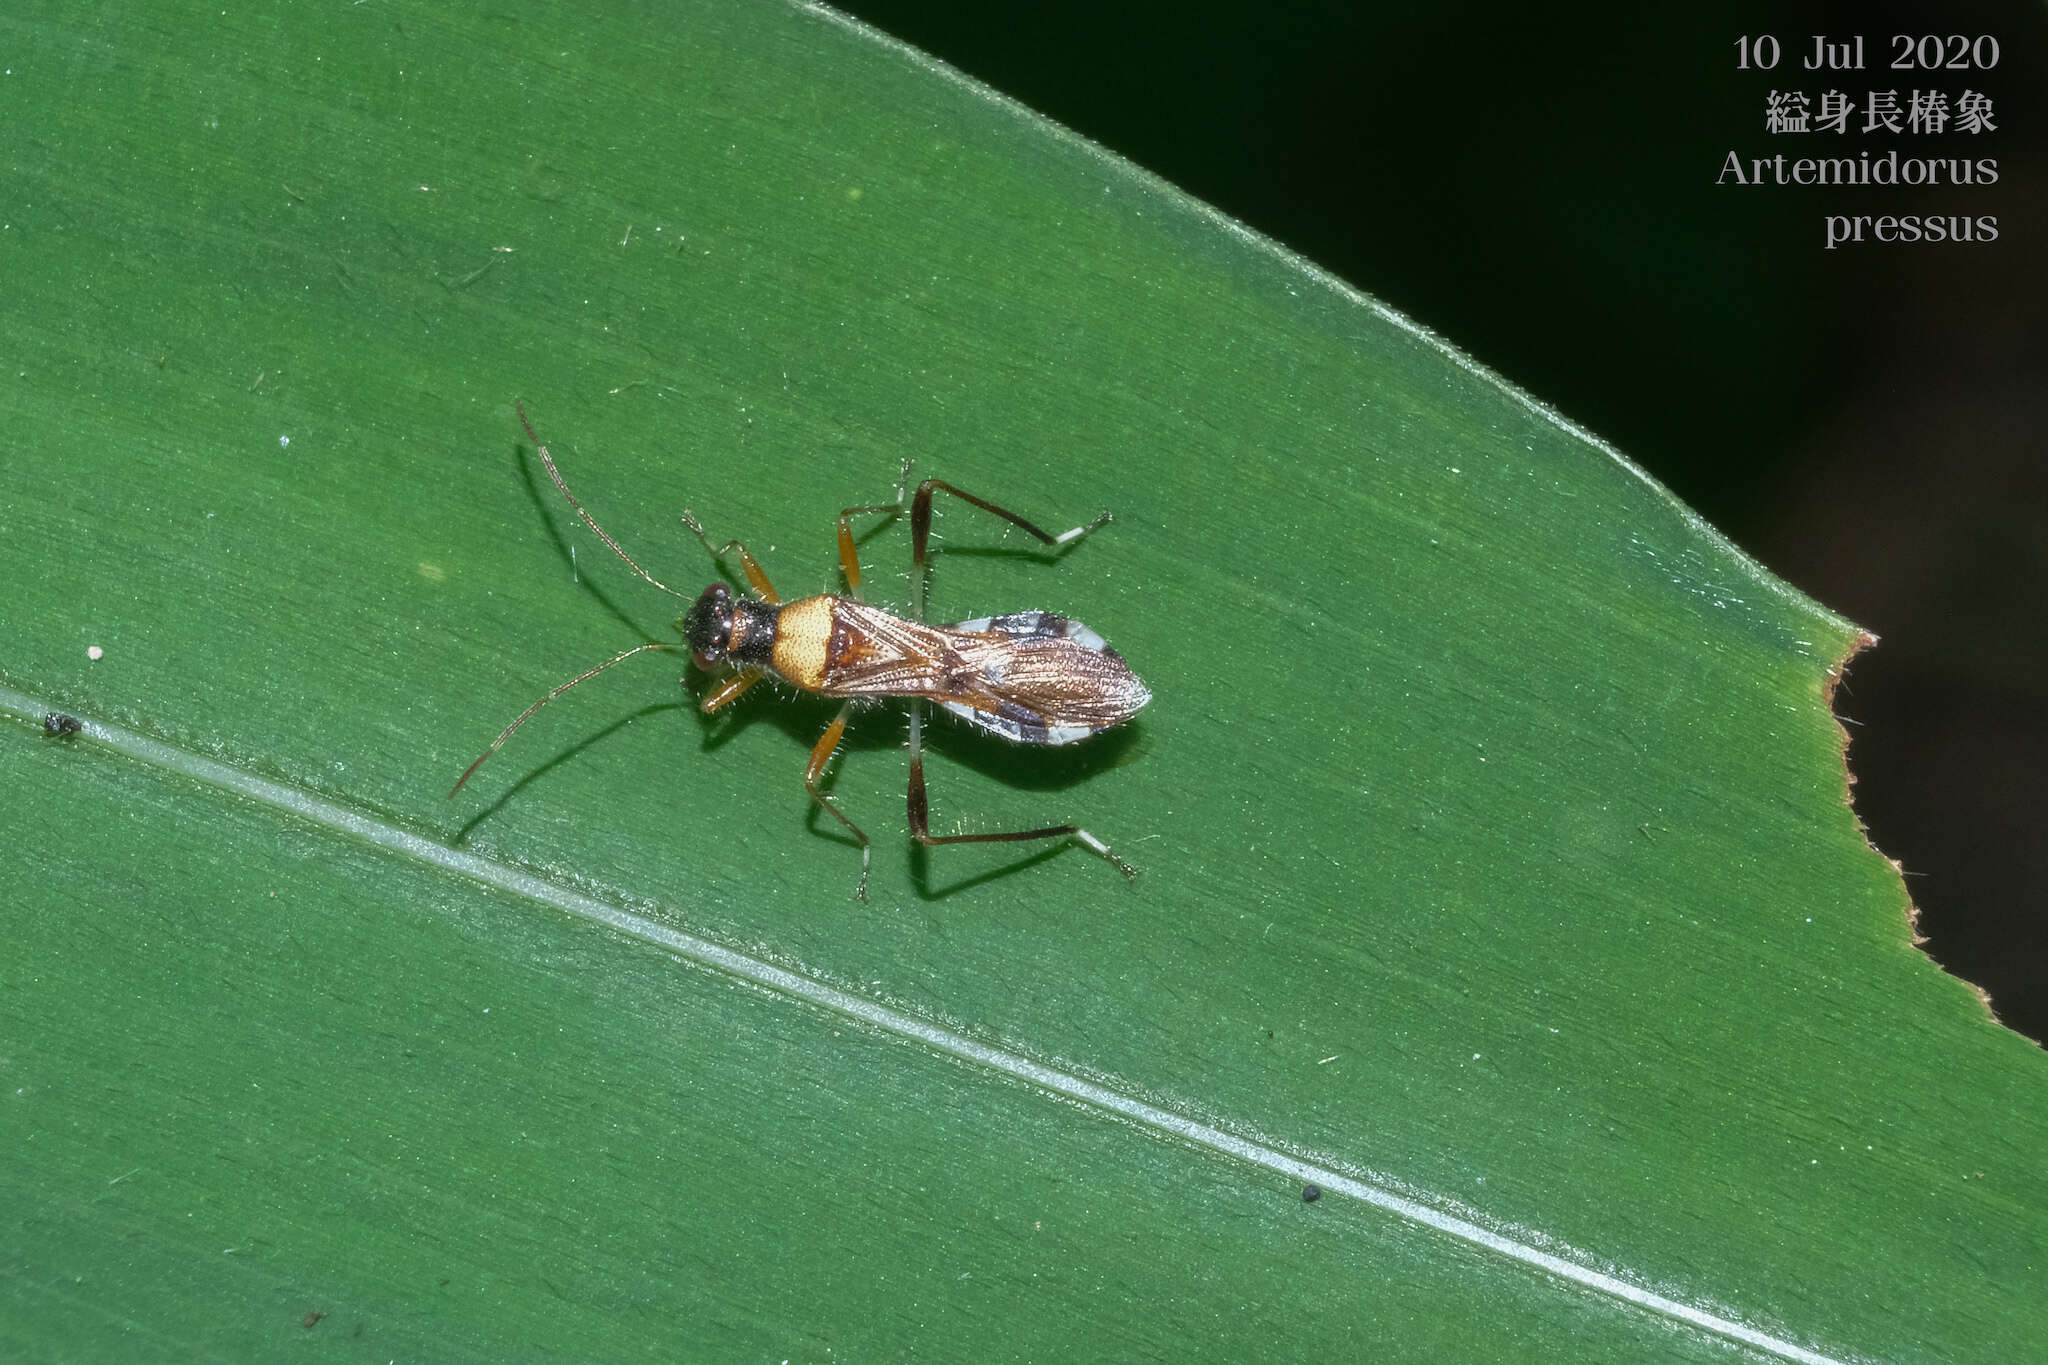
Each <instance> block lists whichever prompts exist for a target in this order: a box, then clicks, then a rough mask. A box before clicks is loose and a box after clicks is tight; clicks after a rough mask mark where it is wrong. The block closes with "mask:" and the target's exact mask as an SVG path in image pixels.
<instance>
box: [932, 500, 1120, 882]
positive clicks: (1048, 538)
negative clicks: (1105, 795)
mask: <svg viewBox="0 0 2048 1365" xmlns="http://www.w3.org/2000/svg"><path fill="white" fill-rule="evenodd" d="M934 492H946V493H951V494H952V495H953V496H954V497H956V498H958V499H960V500H961V501H962V502H971V503H973V504H974V505H975V506H976V507H979V508H980V509H981V510H982V511H984V512H993V513H994V514H995V515H997V516H999V517H1001V518H1002V519H1003V520H1004V521H1007V522H1009V523H1010V524H1011V525H1012V526H1017V527H1021V528H1022V529H1024V530H1026V531H1028V532H1030V533H1031V534H1032V535H1034V536H1036V537H1038V539H1039V540H1041V541H1043V542H1044V543H1045V544H1047V545H1068V544H1071V543H1073V542H1074V541H1077V540H1079V539H1080V538H1081V537H1082V536H1085V535H1087V534H1088V533H1089V532H1090V531H1093V530H1094V529H1095V528H1097V527H1098V526H1104V525H1107V524H1108V522H1109V519H1110V518H1109V513H1107V512H1104V513H1103V514H1102V515H1101V516H1099V517H1097V518H1096V519H1095V520H1093V521H1091V522H1089V523H1088V524H1087V525H1086V526H1076V527H1074V528H1073V529H1072V530H1070V531H1062V532H1060V534H1058V535H1053V534H1052V533H1051V532H1050V531H1046V530H1044V529H1042V528H1040V527H1038V526H1035V525H1033V524H1032V523H1031V522H1028V521H1026V520H1024V518H1022V517H1020V516H1018V515H1017V514H1016V513H1015V512H1012V511H1010V510H1009V509H1008V508H1006V507H998V506H996V505H995V504H994V503H992V502H988V501H986V500H984V499H982V498H977V497H975V496H974V494H972V493H964V492H962V491H961V490H960V489H957V488H955V487H954V486H953V485H952V484H950V483H947V482H945V481H944V480H943V479H926V480H925V481H924V482H923V483H920V484H919V485H918V486H917V497H916V498H915V499H914V500H913V501H912V502H911V505H910V604H911V612H910V616H911V619H912V620H913V621H922V620H924V587H925V572H926V571H925V561H926V548H927V544H928V542H929V541H930V540H931V534H932V494H933V493H934ZM1112 861H1114V860H1112Z"/></svg>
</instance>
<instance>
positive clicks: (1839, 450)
mask: <svg viewBox="0 0 2048 1365" xmlns="http://www.w3.org/2000/svg"><path fill="white" fill-rule="evenodd" d="M837 3H839V5H840V7H841V8H843V9H845V10H848V11H849V12H851V13H853V14H855V15H857V16H859V17H861V18H863V19H866V20H867V21H868V22H870V23H872V24H874V25H875V26H877V27H878V28H881V29H883V30H884V31H886V32H889V33H891V34H894V35H895V36H897V37H899V38H902V39H904V40H905V41H907V42H910V43H912V44H913V45H915V46H918V47H920V48H923V49H924V50H925V51H927V52H930V53H932V54H934V55H935V56H938V57H940V58H941V59H943V60H945V61H947V62H950V63H951V64H953V65H954V66H957V67H959V68H961V69H962V70H964V71H966V72H968V73H969V74H971V75H973V76H975V77H977V78H979V79H980V80H982V81H984V82H986V83H987V84H989V85H991V86H993V87H995V88H996V89H998V90H1000V91H1003V92H1004V93H1006V94H1009V95H1011V96H1014V97H1015V98H1017V99H1018V100H1020V101H1022V102H1023V103H1025V104H1028V105H1030V106H1032V107H1034V108H1036V109H1038V110H1040V111H1041V112H1043V113H1045V114H1048V115H1050V116H1051V117H1053V118H1055V119H1057V120H1059V121H1060V122H1062V123H1065V124H1067V125H1068V126H1069V127H1072V128H1074V129H1076V130H1078V131H1079V132H1081V133H1084V134H1086V135H1087V136H1088V137H1090V138H1092V139H1094V140H1095V141H1097V142H1100V143H1102V144H1104V145H1105V146H1107V147H1110V148H1111V149H1113V150H1115V151H1117V152H1120V153H1121V154H1123V155H1124V156H1126V157H1128V158H1129V159H1131V160H1132V161H1135V162H1137V163H1138V164H1139V165H1142V166H1144V167H1146V168H1148V169H1150V170H1152V171H1154V172H1156V173H1158V174H1159V175H1161V176H1163V177H1165V178H1166V179H1168V180H1170V181H1173V182H1174V183H1176V184H1178V185H1180V186H1181V187H1183V188H1184V189H1186V190H1187V191H1188V192H1189V193H1191V194H1194V195H1196V196H1198V197H1199V198H1202V199H1205V200H1207V201H1209V202H1210V203H1212V204H1215V205H1217V206H1218V207H1220V208H1222V209H1223V210H1224V211H1225V212H1227V213H1230V214H1232V215H1234V216H1236V217H1238V218H1240V219H1242V220H1244V221H1245V222H1247V223H1249V224H1251V225H1252V226H1254V227H1256V228H1258V229H1259V230H1260V231H1262V232H1264V233H1266V234H1267V235H1269V236H1271V237H1274V238H1277V239H1278V240H1280V241H1281V242H1284V243H1286V244H1287V245H1288V246H1291V247H1293V248H1294V249H1295V250H1297V251H1299V252H1301V253H1302V254H1303V255H1305V256H1307V257H1309V258H1310V259H1312V260H1314V261H1316V262H1318V263H1319V264H1321V265H1323V266H1325V267H1326V268H1328V269H1330V270H1331V271H1333V272H1335V273H1336V274H1338V275H1340V276H1342V277H1343V278H1344V279H1346V280H1349V281H1350V282H1351V283H1353V284H1355V285H1357V286H1359V287H1360V288H1362V289H1364V290H1366V291H1367V292H1369V293H1371V294H1373V295H1375V296H1377V297H1379V298H1381V299H1383V300H1386V301H1387V302H1389V303H1391V304H1393V305H1394V306H1395V307H1397V308H1399V309H1401V310H1403V311H1404V312H1406V313H1408V314H1409V315H1410V316H1411V317H1414V318H1415V319H1417V320H1418V321H1420V322H1422V323H1423V324H1424V325H1426V326H1428V327H1430V328H1432V329H1433V330H1435V331H1437V332H1439V333H1441V334H1443V335H1444V336H1446V337H1448V338H1449V339H1450V340H1451V341H1452V342H1454V343H1455V344H1456V345H1458V346H1459V347H1461V348H1463V349H1464V350H1466V351H1468V352H1470V353H1471V354H1473V355H1474V356H1476V357H1477V358H1478V359H1479V360H1481V361H1483V362H1484V363H1486V364H1487V365H1490V366H1492V367H1493V368H1494V369H1496V370H1498V371H1499V372H1500V373H1502V374H1503V375H1505V376H1506V377H1507V378H1508V379H1510V380H1512V381H1513V382H1515V383H1516V384H1518V385H1520V386H1522V387H1524V388H1526V389H1528V390H1529V391H1530V392H1532V393H1534V394H1535V395H1536V396H1537V397H1539V398H1542V399H1544V400H1546V401H1548V402H1550V403H1551V404H1553V405H1555V406H1556V407H1557V408H1558V409H1559V410H1560V411H1562V412H1564V413H1565V414H1566V415H1568V416H1570V417H1572V418H1573V419H1574V420H1576V421H1579V422H1581V423H1583V424H1584V425H1585V426H1587V427H1589V428H1590V429H1592V430H1594V431H1596V432H1598V433H1600V434H1601V435H1602V436H1605V437H1606V438H1608V439H1609V440H1611V441H1613V442H1614V444H1615V445H1616V446H1618V447H1619V448H1620V449H1621V450H1623V451H1624V452H1626V453H1627V454H1628V455H1629V456H1630V457H1631V458H1632V459H1634V460H1635V461H1637V462H1638V463H1640V464H1642V465H1643V466H1645V467H1646V468H1648V469H1649V470H1650V471H1651V472H1652V473H1654V474H1655V475H1656V476H1657V477H1658V478H1659V479H1660V480H1662V481H1663V482H1664V483H1665V484H1667V485H1668V486H1670V487H1671V488H1672V489H1673V490H1674V491H1676V492H1677V493H1678V494H1679V496H1681V497H1682V498H1684V499H1685V500H1686V501H1687V502H1688V503H1690V504H1691V505H1692V506H1693V507H1695V508H1697V509H1698V510H1699V511H1700V512H1701V513H1702V514H1703V515H1704V516H1706V518H1707V519H1708V520H1709V521H1711V522H1713V523H1714V524H1715V525H1716V526H1718V527H1719V528H1720V529H1721V530H1722V531H1724V532H1725V533H1726V534H1728V535H1729V536H1730V537H1732V538H1733V539H1734V540H1735V541H1736V542H1737V543H1739V544H1740V545H1742V546H1743V547H1744V548H1745V549H1747V550H1748V551H1749V552H1750V553H1751V554H1753V555H1755V556H1756V557H1757V558H1758V559H1760V560H1762V561H1763V562H1764V563H1765V564H1767V565H1769V566H1770V567H1771V568H1772V569H1773V570H1775V571H1776V572H1777V573H1778V574H1780V575H1781V576H1783V577H1785V578H1787V579H1789V580H1790V581H1791V582H1793V583H1795V584H1797V585H1798V586H1799V587H1800V588H1801V589H1803V590H1804V591H1806V592H1807V593H1808V594H1810V595H1812V596H1813V597H1815V598H1817V599H1818V600H1820V601H1822V602H1824V603H1826V604H1827V605H1828V606H1830V607H1833V608H1835V609H1836V610H1838V611H1840V612H1842V613H1844V614H1846V615H1847V616H1849V617H1850V618H1851V619H1853V620H1855V621H1857V622H1858V623H1860V624H1862V625H1863V626H1865V627H1866V628H1868V629H1870V630H1872V631H1875V632H1876V633H1877V634H1878V635H1880V636H1881V637H1883V643H1882V644H1881V645H1879V646H1878V647H1877V648H1876V649H1874V650H1871V651H1868V652H1866V653H1865V654H1863V655H1862V656H1861V657H1860V658H1859V659H1858V660H1857V661H1856V663H1855V665H1854V667H1853V668H1852V669H1851V670H1850V673H1849V676H1848V678H1847V680H1846V682H1845V683H1844V685H1843V687H1842V688H1841V689H1840V691H1839V692H1838V693H1837V694H1836V699H1835V705H1836V710H1837V713H1838V714H1840V715H1841V716H1842V718H1843V719H1844V720H1845V721H1847V722H1848V723H1849V724H1850V727H1851V728H1850V733H1851V735H1852V742H1851V748H1850V761H1851V766H1852V769H1853V771H1854V773H1855V778H1856V789H1855V799H1856V806H1857V810H1858V812H1859V813H1860V814H1861V816H1862V818H1863V820H1864V821H1865V823H1866V825H1867V826H1868V828H1869V830H1870V833H1871V837H1872V839H1873V841H1874V842H1875V843H1876V844H1877V846H1878V847H1879V848H1881V849H1882V850H1884V852H1885V853H1887V854H1888V855H1890V856H1891V857H1893V858H1895V859H1897V860H1898V861H1899V862H1900V863H1901V864H1902V865H1903V866H1904V868H1905V871H1906V874H1907V886H1908V889H1909V890H1910V891H1911V893H1912V896H1913V899H1914V901H1915V903H1916V904H1917V905H1918V906H1919V908H1920V926H1919V927H1920V931H1921V932H1922V933H1923V934H1925V935H1926V936H1927V939H1928V942H1927V945H1926V946H1927V949H1928V951H1929V952H1931V953H1932V954H1933V955H1934V956H1935V958H1936V959H1937V960H1938V961H1940V962H1941V963H1942V964H1943V965H1944V966H1946V967H1947V968H1948V969H1949V970H1951V971H1953V972H1955V973H1956V974H1957V975H1960V976H1962V977H1965V978H1966V979H1968V980H1970V981H1972V982H1974V983H1976V984H1977V985H1979V986H1981V987H1982V988H1984V989H1985V990H1987V991H1988V992H1990V995H1991V998H1992V1002H1993V1005H1994V1007H1995V1009H1996V1010H1997V1012H1998V1014H1999V1016H2000V1017H2001V1018H2002V1019H2004V1020H2005V1021H2006V1022H2007V1023H2008V1024H2010V1025H2011V1026H2012V1027H2014V1028H2016V1029H2018V1030H2019V1031H2021V1032H2022V1033H2025V1034H2027V1035H2028V1036H2030V1037H2032V1038H2035V1039H2037V1040H2039V1039H2043V1038H2048V932H2044V929H2048V913H2044V906H2043V893H2044V889H2048V837H2044V833H2043V828H2042V826H2043V823H2044V822H2043V818H2042V817H2043V815H2044V813H2048V809H2044V805H2048V803H2044V802H2043V801H2042V799H2041V797H2040V795H2039V794H2038V783H2039V781H2040V780H2041V779H2040V775H2041V774H2042V773H2044V771H2048V635H2044V627H2048V619H2044V618H2048V611H2044V605H2048V269H2044V260H2048V258H2044V254H2043V248H2044V245H2048V108H2044V105H2048V17H2044V11H2043V9H2042V7H2041V6H2039V5H2036V4H2031V3H2017V2H2007V3H1957V4H1943V5H1932V4H1921V5H1905V4H1889V5H1887V4H1853V5H1851V4H1838V5H1825V4H1777V5H1768V6H1766V5H1754V4H1751V5H1727V6H1720V7H1712V8H1714V10H1715V12H1713V13H1710V14H1698V13H1692V12H1681V10H1680V8H1679V7H1665V6H1642V7H1637V6H1619V5H1604V6H1603V5H1599V4H1594V5H1591V6H1580V7H1578V8H1576V9H1575V10H1572V11H1570V12H1566V11H1562V10H1555V9H1551V10H1546V11H1545V12H1541V13H1533V14H1532V13H1527V12H1524V11H1523V10H1522V9H1521V8H1519V7H1514V8H1510V7H1508V6H1505V5H1501V4H1498V3H1491V4H1477V3H1466V4H1457V3H1448V4H1429V5H1412V4H1411V5H1406V6H1391V5H1389V6H1371V5H1361V4H1356V3H1348V4H1339V3H1332V2H1331V0H1299V2H1298V3H1293V4H1288V5H1279V6H1275V5H1251V4H1244V3H1236V4H1222V3H1207V4H1204V3H1200V0H1195V2H1194V3H1187V4H1178V5H1164V4H1151V3H1142V4H1141V3H1122V4H1108V5H1105V4H1101V3H1094V4H1089V3H1081V0H1029V2H1028V3H1026V2H1025V0H977V2H976V3H974V4H970V5H962V4H958V3H957V2H954V3H938V2H936V0H837ZM1765 33H1768V34H1773V35H1775V36H1776V37H1777V38H1778V40H1779V42H1780V44H1781V45H1782V49H1783V53H1784V56H1783V59H1782V60H1781V62H1780V64H1779V65H1778V67H1777V68H1776V69H1775V70H1773V71H1769V72H1765V71H1759V70H1754V69H1752V70H1749V71H1742V70H1738V69H1737V67H1736V48H1735V43H1736V40H1737V39H1738V38H1739V37H1742V36H1744V35H1750V36H1752V37H1753V36H1755V35H1758V34H1765ZM1894 33H1905V34H1912V35H1920V34H1926V33H1933V34H1936V35H1938V36H1943V37H1945V36H1947V35H1949V34H1952V33H1960V34H1964V35H1966V36H1969V37H1973V38H1974V37H1976V36H1977V35H1980V34H1989V35H1991V36H1993V37H1995V38H1996V39H1997V40H1998V42H1999V45H2000V48H2001V57H2000V61H1999V63H1998V65H1997V66H1996V67H1995V68H1994V69H1991V70H1988V71H1978V70H1972V71H1949V70H1942V71H1934V72H1927V71H1894V70H1892V69H1890V61H1891V57H1892V53H1893V47H1892V44H1891V43H1890V41H1889V39H1890V37H1891V35H1893V34H1894ZM1816 34H1827V35H1828V36H1829V37H1830V38H1831V39H1837V40H1839V39H1847V38H1851V37H1854V36H1856V35H1859V34H1860V35H1862V36H1863V37H1864V38H1865V40H1866V41H1865V56H1866V69H1865V70H1863V71H1815V72H1809V71H1805V70H1803V69H1801V62H1802V61H1803V59H1804V56H1805V54H1807V53H1808V52H1810V51H1811V50H1812V46H1813V36H1814V35H1816ZM1914 88H1920V89H1940V90H1943V91H1945V92H1946V93H1947V94H1948V96H1949V98H1950V102H1951V104H1952V105H1953V103H1954V101H1955V99H1956V97H1957V96H1958V95H1959V94H1960V93H1961V92H1962V91H1963V90H1964V89H1971V90H1976V91H1980V92H1983V93H1985V94H1988V95H1990V97H1991V99H1992V101H1993V110H1994V112H1993V120H1994V122H1995V124H1996V125H1997V126H1996V130H1995V131H1991V132H1986V133H1982V134H1979V135H1975V136H1972V135H1968V134H1961V133H1955V132H1950V133H1947V134H1944V135H1941V136H1938V137H1930V136H1919V137H1915V136H1910V135H1885V134H1882V133H1873V134H1869V135H1864V134H1863V133H1862V132H1861V128H1862V117H1861V106H1862V97H1863V95H1864V93H1865V92H1866V91H1868V90H1871V89H1877V90H1889V89H1897V90H1898V91H1899V92H1900V99H1901V103H1902V104H1903V103H1904V102H1905V99H1906V94H1907V92H1908V91H1909V90H1911V89H1914ZM1773 89H1781V90H1782V89H1798V90H1805V91H1807V92H1808V93H1809V95H1811V96H1812V97H1813V98H1814V99H1815V101H1816V102H1817V101H1818V98H1819V95H1820V93H1821V92H1822V91H1823V90H1827V89H1839V90H1842V91H1844V92H1846V93H1848V94H1850V95H1851V96H1852V97H1854V98H1855V99H1856V101H1857V104H1858V111H1859V112H1858V114H1857V115H1856V116H1855V117H1854V118H1853V119H1852V121H1851V125H1850V131H1849V133H1848V135H1847V136H1837V135H1835V134H1831V133H1830V134H1811V135H1808V136H1806V137H1795V136H1790V135H1780V136H1775V137H1774V136H1771V135H1769V134H1767V133H1766V132H1765V131H1764V121H1763V110H1764V98H1765V95H1766V93H1767V92H1768V91H1770V90H1773ZM1823 139H1824V140H1823ZM1893 148H1896V149H1897V150H1898V151H1899V153H1900V154H1901V156H1905V155H1909V154H1910V155H1917V156H1923V157H1927V156H1942V157H1950V156H1953V157H1968V158H1973V159H1974V158H1977V157H1985V156H1989V157H1995V158H1996V159H1997V161H1998V166H1999V180H1998V183H1997V184H1996V185H1993V186H1988V187H1983V186H1979V187H1970V188H1946V187H1945V188H1942V189H1916V188H1899V187H1890V188H1879V187H1867V188H1843V189H1819V188H1802V187H1797V186H1782V187H1780V186H1763V187H1754V188H1744V187H1737V186H1734V185H1721V186H1717V185H1716V184H1715V179H1716V177H1717V175H1718V174H1719V173H1720V170H1721V167H1722V163H1723V160H1724V158H1725V157H1726V156H1727V154H1728V153H1729V152H1730V151H1733V152H1735V153H1736V154H1737V155H1739V156H1741V157H1743V158H1745V159H1746V158H1749V157H1758V156H1770V155H1774V154H1777V153H1781V152H1782V153H1784V154H1785V155H1786V156H1787V158H1788V159H1790V158H1792V157H1795V156H1820V155H1850V156H1853V155H1855V154H1856V153H1858V152H1861V151H1869V152H1871V153H1873V154H1878V153H1881V152H1883V151H1886V150H1889V149H1893ZM1829 213H1864V214H1915V213H1917V214H1923V215H1925V214H1957V215H1969V216H1971V217H1975V216H1978V215H1985V214H1989V215H1994V216H1996V218H1997V219H1998V233H1999V236H1998V239H1997V241H1996V242H1993V243H1988V244H1985V243H1979V244H1966V245H1956V244H1948V243H1942V244H1928V243H1918V244H1904V243H1892V244H1879V243H1874V242H1868V241H1866V242H1865V243H1864V244H1863V245H1861V246H1845V247H1842V248H1839V249H1837V250H1834V251H1827V250H1824V249H1823V241H1822V230H1821V225H1822V219H1823V216H1824V215H1826V214H1829Z"/></svg>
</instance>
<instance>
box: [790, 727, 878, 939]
mask: <svg viewBox="0 0 2048 1365" xmlns="http://www.w3.org/2000/svg"><path fill="white" fill-rule="evenodd" d="M852 710H853V703H852V702H848V703H847V704H846V705H844V706H842V707H840V708H839V714H838V715H837V716H836V717H834V718H833V721H832V723H831V724H830V725H828V726H826V727H825V733H824V734H822V735H820V736H819V737H818V742H817V743H816V744H815V745H813V746H812V748H811V761H810V762H809V763H808V764H806V765H805V766H804V790H805V791H807V792H809V793H810V794H811V799H812V800H813V801H816V802H817V803H818V804H819V805H821V806H823V807H824V808H825V810H826V812H827V813H828V814H830V815H831V817H832V818H833V819H834V820H837V821H838V822H839V823H840V824H842V825H844V826H846V828H847V829H848V830H850V831H851V832H852V834H853V837H854V838H856V839H858V840H860V885H859V886H857V887H855V888H854V891H853V895H854V899H856V900H863V901H864V900H866V899H867V898H868V863H869V860H870V855H871V850H870V848H869V846H868V836H867V835H865V834H863V833H861V828H860V826H859V825H856V824H855V823H853V821H851V820H849V819H847V818H846V815H845V813H844V812H843V811H841V810H840V809H839V807H838V806H836V805H834V804H833V802H832V798H831V797H829V796H827V795H826V794H825V792H824V789H823V788H821V787H819V786H818V777H819V775H820V774H822V773H823V772H824V771H825V765H826V764H827V763H830V762H831V761H832V754H833V752H834V751H835V750H837V749H838V748H839V741H840V740H842V739H844V738H845V737H846V717H847V715H848V714H849V713H850V712H851V711H852Z"/></svg>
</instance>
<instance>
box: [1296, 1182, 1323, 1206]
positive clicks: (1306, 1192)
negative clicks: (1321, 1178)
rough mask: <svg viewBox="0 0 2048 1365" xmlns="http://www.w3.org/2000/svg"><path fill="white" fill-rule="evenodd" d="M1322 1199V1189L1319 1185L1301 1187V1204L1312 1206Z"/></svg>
mask: <svg viewBox="0 0 2048 1365" xmlns="http://www.w3.org/2000/svg"><path fill="white" fill-rule="evenodd" d="M1322 1197H1323V1187H1322V1186H1321V1185H1303V1186H1302V1187H1301V1202H1302V1203H1304V1204H1313V1203H1315V1202H1316V1200H1318V1199H1321V1198H1322Z"/></svg>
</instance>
